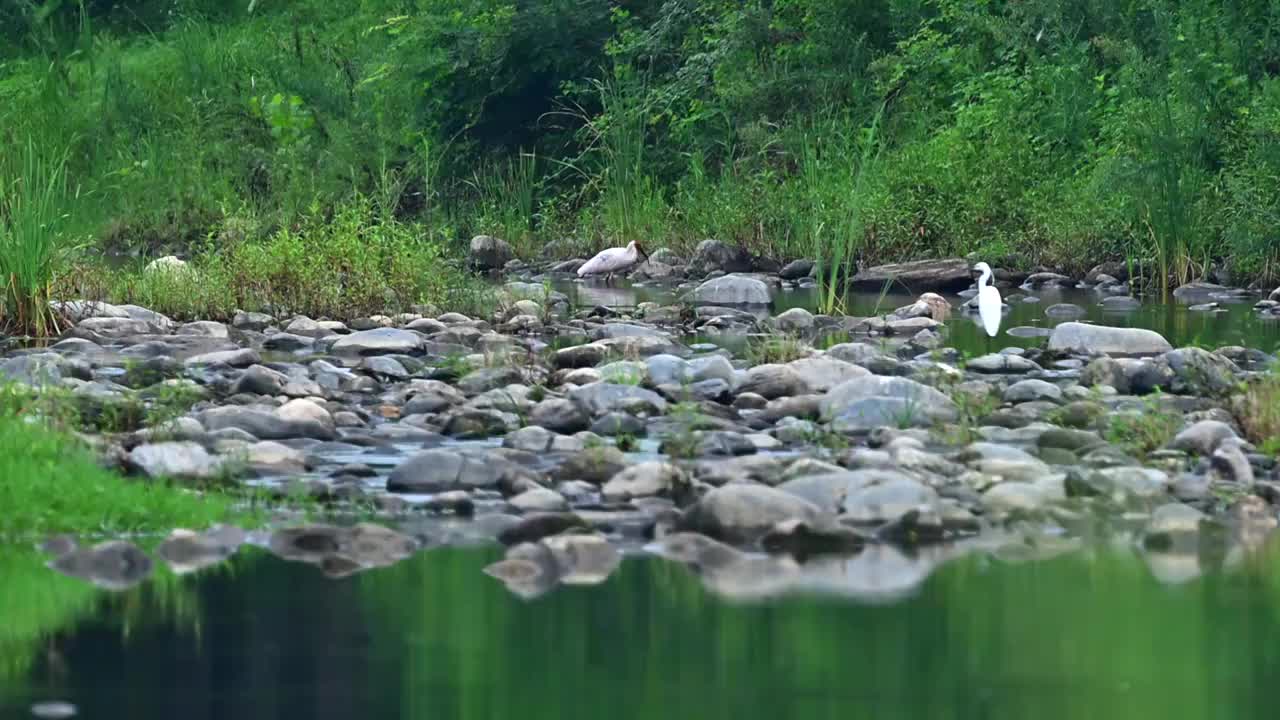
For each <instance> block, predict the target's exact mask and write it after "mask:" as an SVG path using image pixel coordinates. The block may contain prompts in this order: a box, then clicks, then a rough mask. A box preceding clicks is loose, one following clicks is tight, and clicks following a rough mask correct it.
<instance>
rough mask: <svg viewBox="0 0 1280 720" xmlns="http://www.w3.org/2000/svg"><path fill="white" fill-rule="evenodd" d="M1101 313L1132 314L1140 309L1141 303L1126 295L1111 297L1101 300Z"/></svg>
mask: <svg viewBox="0 0 1280 720" xmlns="http://www.w3.org/2000/svg"><path fill="white" fill-rule="evenodd" d="M1100 305H1102V310H1103V312H1132V311H1134V310H1137V309H1139V308H1141V307H1142V302H1141V301H1140V300H1138V299H1137V298H1135V297H1130V296H1128V295H1112V296H1110V297H1105V298H1102V302H1101V303H1100Z"/></svg>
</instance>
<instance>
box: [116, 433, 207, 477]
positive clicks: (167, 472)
mask: <svg viewBox="0 0 1280 720" xmlns="http://www.w3.org/2000/svg"><path fill="white" fill-rule="evenodd" d="M128 464H129V465H130V466H131V467H133V468H134V469H136V470H138V471H140V472H142V473H143V474H144V475H146V476H147V477H153V478H158V477H169V478H181V479H196V480H203V479H208V478H211V477H214V476H215V475H217V474H218V473H219V472H220V471H221V470H222V460H221V458H218V457H215V456H213V455H210V454H209V452H208V451H207V450H205V449H204V447H203V446H202V445H200V444H199V443H194V442H160V443H151V444H147V445H139V446H137V447H135V448H134V449H133V450H130V451H129V456H128Z"/></svg>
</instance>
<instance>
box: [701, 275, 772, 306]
mask: <svg viewBox="0 0 1280 720" xmlns="http://www.w3.org/2000/svg"><path fill="white" fill-rule="evenodd" d="M771 301H772V297H771V296H770V294H769V286H768V285H765V284H764V282H763V281H761V280H758V279H756V278H753V277H747V276H745V275H723V276H721V277H718V278H712V279H711V280H708V281H706V282H704V283H702V284H701V285H699V286H698V287H697V288H696V289H695V290H694V291H693V302H695V303H697V304H699V305H757V306H761V305H768V304H769V303H770V302H771Z"/></svg>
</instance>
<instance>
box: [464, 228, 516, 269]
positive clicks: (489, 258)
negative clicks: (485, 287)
mask: <svg viewBox="0 0 1280 720" xmlns="http://www.w3.org/2000/svg"><path fill="white" fill-rule="evenodd" d="M515 256H516V254H515V251H514V250H512V249H511V246H510V245H508V244H507V243H506V242H505V241H502V240H499V239H498V238H496V237H493V236H491V235H476V236H475V237H473V238H471V246H470V248H469V251H468V252H467V263H468V264H469V265H470V266H471V267H473V268H475V269H477V270H501V269H502V268H503V266H504V265H506V264H507V263H508V262H510V261H511V260H512V259H514V258H515Z"/></svg>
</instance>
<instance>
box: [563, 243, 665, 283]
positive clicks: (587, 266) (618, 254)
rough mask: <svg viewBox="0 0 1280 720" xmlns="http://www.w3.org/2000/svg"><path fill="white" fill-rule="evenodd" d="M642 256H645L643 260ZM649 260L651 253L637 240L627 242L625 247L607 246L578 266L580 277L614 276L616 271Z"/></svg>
mask: <svg viewBox="0 0 1280 720" xmlns="http://www.w3.org/2000/svg"><path fill="white" fill-rule="evenodd" d="M641 258H644V259H643V260H641ZM648 261H649V253H647V252H645V251H644V248H642V247H640V245H639V244H638V243H636V241H634V240H632V241H631V242H629V243H627V246H626V247H625V248H605V249H604V250H601V251H600V252H599V253H598V254H596V256H595V257H593V258H591V259H590V260H588V261H586V262H585V263H583V264H582V267H580V268H578V277H588V276H591V275H605V276H606V277H607V278H612V277H613V274H614V273H617V272H622V271H624V270H628V269H630V268H632V267H635V266H636V265H638V264H639V263H641V262H648Z"/></svg>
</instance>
